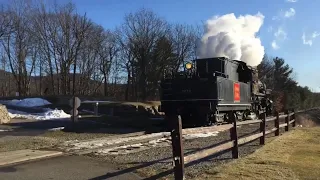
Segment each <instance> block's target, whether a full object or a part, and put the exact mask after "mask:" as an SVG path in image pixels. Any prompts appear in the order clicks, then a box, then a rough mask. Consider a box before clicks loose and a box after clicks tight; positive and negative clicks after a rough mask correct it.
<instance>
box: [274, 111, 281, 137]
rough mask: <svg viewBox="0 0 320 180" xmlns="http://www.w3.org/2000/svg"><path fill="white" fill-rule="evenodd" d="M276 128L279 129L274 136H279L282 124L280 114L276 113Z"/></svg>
mask: <svg viewBox="0 0 320 180" xmlns="http://www.w3.org/2000/svg"><path fill="white" fill-rule="evenodd" d="M274 126H275V127H276V128H277V130H276V131H275V133H274V135H275V136H279V134H280V133H279V132H280V123H279V112H278V111H277V112H276V120H275V121H274Z"/></svg>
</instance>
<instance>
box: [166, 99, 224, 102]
mask: <svg viewBox="0 0 320 180" xmlns="http://www.w3.org/2000/svg"><path fill="white" fill-rule="evenodd" d="M161 101H164V102H174V101H222V99H177V100H161Z"/></svg>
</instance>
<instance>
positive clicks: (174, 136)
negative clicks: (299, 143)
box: [168, 110, 296, 180]
mask: <svg viewBox="0 0 320 180" xmlns="http://www.w3.org/2000/svg"><path fill="white" fill-rule="evenodd" d="M168 118H172V119H171V120H172V122H175V123H174V124H173V126H174V129H173V130H172V131H171V141H172V152H173V161H174V177H175V179H176V180H182V179H184V165H185V164H188V163H191V162H194V161H197V160H200V159H202V158H205V157H208V156H211V155H215V154H217V153H219V152H222V151H226V150H231V152H232V158H235V159H237V158H239V149H238V147H239V145H243V144H245V143H248V142H251V141H253V140H256V139H258V138H259V140H260V145H264V144H265V139H266V135H268V134H270V133H273V132H274V133H275V136H279V134H280V133H279V130H280V128H282V127H285V131H289V127H290V124H292V127H295V126H296V121H295V111H294V110H292V111H291V112H290V111H286V112H285V113H284V114H283V115H279V113H276V115H275V116H274V117H269V118H266V114H265V113H263V114H262V119H258V120H248V121H241V122H237V121H236V120H235V119H233V123H232V124H226V125H220V126H212V127H202V128H190V129H182V126H181V119H180V118H178V117H176V116H172V117H168ZM281 118H285V123H283V124H280V119H281ZM270 121H274V128H272V129H269V130H266V122H270ZM256 123H260V132H259V133H256V134H253V135H250V136H246V137H242V138H240V139H239V138H238V133H237V126H239V125H249V124H256ZM217 130H220V131H224V130H230V137H231V139H230V141H228V142H226V143H224V144H221V145H217V146H214V147H212V148H210V149H204V150H201V151H198V152H196V153H193V154H190V155H187V156H185V155H184V151H183V144H182V135H183V134H195V133H200V132H201V133H205V132H213V131H217Z"/></svg>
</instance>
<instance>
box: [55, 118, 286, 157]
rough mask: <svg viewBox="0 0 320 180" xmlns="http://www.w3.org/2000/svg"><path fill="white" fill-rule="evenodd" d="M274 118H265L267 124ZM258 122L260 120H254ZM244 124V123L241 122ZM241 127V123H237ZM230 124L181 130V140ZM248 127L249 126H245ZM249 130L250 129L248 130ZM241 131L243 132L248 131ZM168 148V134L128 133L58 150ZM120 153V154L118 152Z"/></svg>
mask: <svg viewBox="0 0 320 180" xmlns="http://www.w3.org/2000/svg"><path fill="white" fill-rule="evenodd" d="M284 117H285V115H280V116H279V118H280V119H283V118H284ZM272 118H274V117H270V118H267V119H266V121H267V122H269V121H271V119H272ZM256 121H257V122H260V121H261V120H256ZM242 122H245V121H242ZM238 125H239V126H241V125H242V123H241V122H239V123H238ZM230 127H232V124H222V125H214V126H209V127H197V128H187V129H183V130H182V135H183V139H185V140H188V139H195V138H201V137H209V136H216V135H218V133H220V132H223V131H226V130H229V129H230ZM246 127H249V126H246ZM249 129H250V128H249ZM250 130H251V129H250ZM250 130H248V129H243V131H244V132H246V131H250ZM158 145H159V146H170V145H171V136H170V132H156V133H149V134H145V132H143V131H141V132H136V133H129V134H125V135H116V136H112V137H107V138H99V139H94V140H87V141H81V142H77V141H69V142H66V143H64V144H63V145H62V146H61V147H59V149H60V150H63V151H65V152H66V153H67V154H70V155H71V154H77V155H85V154H92V153H96V154H99V153H107V154H121V152H122V153H127V152H128V153H131V152H137V151H142V150H144V149H148V148H152V147H157V146H158ZM120 151H121V152H120Z"/></svg>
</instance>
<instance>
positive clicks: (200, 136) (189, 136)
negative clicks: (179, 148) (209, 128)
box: [183, 131, 219, 139]
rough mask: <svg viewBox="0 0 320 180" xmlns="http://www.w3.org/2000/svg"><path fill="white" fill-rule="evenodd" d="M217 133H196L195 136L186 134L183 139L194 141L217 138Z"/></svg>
mask: <svg viewBox="0 0 320 180" xmlns="http://www.w3.org/2000/svg"><path fill="white" fill-rule="evenodd" d="M218 133H219V132H218V131H215V132H207V133H197V134H186V135H183V137H184V139H196V138H205V137H210V136H218Z"/></svg>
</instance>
